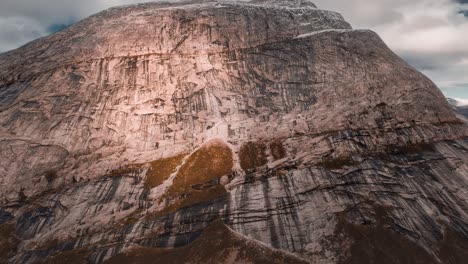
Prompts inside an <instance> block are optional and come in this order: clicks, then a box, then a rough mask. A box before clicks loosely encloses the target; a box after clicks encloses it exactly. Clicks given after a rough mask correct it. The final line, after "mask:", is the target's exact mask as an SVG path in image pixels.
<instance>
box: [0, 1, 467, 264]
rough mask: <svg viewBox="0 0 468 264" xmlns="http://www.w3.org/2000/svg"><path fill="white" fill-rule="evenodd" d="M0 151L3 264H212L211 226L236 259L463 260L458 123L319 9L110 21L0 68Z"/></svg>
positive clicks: (432, 93) (263, 5)
mask: <svg viewBox="0 0 468 264" xmlns="http://www.w3.org/2000/svg"><path fill="white" fill-rule="evenodd" d="M0 137H1V140H0V155H1V159H0V190H1V192H0V205H1V209H0V225H8V226H9V227H15V230H16V234H15V236H14V237H12V238H11V239H10V240H9V241H10V242H11V241H13V242H15V245H16V243H17V247H16V248H17V252H16V254H10V253H8V255H6V257H4V259H2V261H3V262H5V263H34V262H36V261H43V262H44V261H45V262H48V261H49V263H52V262H54V261H61V260H62V261H63V260H64V259H67V260H69V259H71V258H78V259H77V261H81V262H89V263H102V262H104V261H106V260H109V261H116V260H117V261H118V260H119V258H123V259H127V258H128V257H132V256H133V255H132V254H134V253H135V251H138V249H139V248H140V249H141V248H142V247H143V248H145V249H141V250H142V252H145V255H144V256H142V255H140V257H142V258H143V259H142V261H144V258H145V257H150V256H151V255H152V254H153V255H155V256H154V258H155V259H158V258H159V259H165V257H167V256H171V254H177V253H180V254H182V255H181V258H182V259H184V260H185V258H190V257H192V256H195V257H196V256H202V257H201V258H200V259H194V260H193V262H195V263H196V262H203V261H212V260H213V258H211V257H210V256H206V255H204V254H203V252H197V249H198V248H200V247H197V243H200V240H198V242H197V238H198V237H200V235H201V234H202V233H203V230H205V228H207V227H208V226H209V225H210V223H212V222H213V221H216V220H217V219H222V220H223V221H224V223H225V224H226V225H227V226H229V228H230V230H228V229H224V227H223V228H222V229H221V230H224V231H223V232H217V231H216V232H212V233H209V234H212V235H213V234H215V236H217V235H221V236H223V235H225V236H231V235H235V236H239V237H237V238H236V239H234V240H233V241H234V242H235V243H234V242H233V243H234V244H236V245H237V246H236V248H235V249H234V250H232V251H223V252H222V253H220V255H219V256H220V258H223V259H224V260H225V261H228V262H229V261H232V262H235V261H242V260H249V261H257V262H259V263H261V262H262V261H265V259H264V258H263V259H262V258H256V257H255V256H257V255H255V254H257V253H255V254H254V255H255V256H254V257H253V258H250V257H252V256H247V257H248V258H245V257H246V256H245V255H243V254H245V245H255V246H254V247H255V250H254V251H252V252H257V251H258V250H267V251H268V252H269V253H268V254H269V256H276V257H275V258H278V259H284V260H285V261H286V260H297V261H302V260H304V261H308V262H311V263H346V262H349V263H372V261H375V259H376V258H377V259H388V260H389V263H391V262H398V261H400V262H405V261H406V262H416V261H418V260H419V261H421V260H427V262H434V263H457V262H456V261H457V260H459V259H464V256H466V249H467V247H468V246H467V241H468V208H467V203H466V202H467V200H468V129H467V126H466V123H464V122H463V121H462V120H461V119H459V117H457V116H456V115H455V114H454V112H453V111H452V109H451V108H450V107H449V105H448V104H447V102H446V100H445V98H444V97H443V95H442V94H441V92H440V91H439V90H438V89H437V87H435V85H434V84H433V83H432V82H431V81H430V80H428V79H427V78H426V77H425V76H423V75H422V74H420V73H419V72H417V71H415V70H414V69H413V68H412V67H410V66H409V65H408V64H407V63H405V62H404V61H403V60H401V59H400V58H398V57H397V56H396V55H395V54H394V53H392V52H391V51H390V50H389V49H388V47H386V45H385V44H384V43H383V42H382V40H381V39H380V38H379V37H378V36H377V35H376V34H375V33H373V32H371V31H367V30H353V29H352V28H351V27H350V25H349V24H348V23H347V22H345V21H344V20H343V18H342V17H341V16H340V15H339V14H336V13H333V12H329V11H323V10H320V9H317V8H316V7H315V5H314V4H312V3H311V2H309V1H285V0H283V1H281V0H278V1H260V0H252V1H237V2H233V1H203V0H198V1H173V2H169V3H151V4H142V5H134V6H126V7H119V8H113V9H109V10H107V11H104V12H102V13H99V14H97V15H94V16H92V17H90V18H87V19H85V20H83V21H81V22H79V23H77V24H76V25H74V26H72V27H70V28H68V29H66V30H64V31H62V32H59V33H57V34H55V35H52V36H49V37H46V38H43V39H40V40H37V41H35V42H32V43H30V44H27V45H26V46H24V47H22V48H20V49H18V50H15V51H11V52H8V53H4V54H0ZM218 226H220V225H219V223H218ZM221 226H222V225H221ZM209 230H210V229H209ZM233 232H234V233H233ZM236 233H237V234H236ZM9 234H10V233H9ZM216 234H217V235H216ZM363 236H364V237H369V238H371V241H367V240H365V239H363ZM205 237H206V236H205ZM378 237H384V238H385V241H383V242H382V241H372V239H374V240H375V238H378ZM201 238H203V235H202V236H201ZM16 239H17V240H16ZM241 240H253V241H248V242H245V241H244V242H245V243H247V244H244V243H243V242H240V241H241ZM201 241H203V240H201ZM192 242H193V243H192ZM252 243H253V244H252ZM258 243H262V244H260V245H259V244H258ZM369 245H373V246H374V247H372V248H370V249H369V248H367V247H368V246H369ZM150 247H156V248H160V249H154V250H152V249H147V248H150ZM181 247H182V248H183V249H178V248H181ZM266 247H271V248H275V250H273V249H266ZM387 247H390V248H391V249H389V251H388V252H382V250H383V249H385V248H387ZM172 248H175V249H172ZM447 248H449V249H453V252H451V253H450V254H448V253H447V252H448V251H447ZM8 252H10V250H8ZM236 252H237V253H236ZM242 252H243V253H242ZM146 253H147V254H146ZM194 253H197V254H198V253H200V254H201V255H197V254H194ZM398 253H401V254H398ZM236 254H237V255H236ZM290 254H294V255H290ZM137 256H138V255H137ZM357 256H362V258H358V257H357ZM257 257H258V256H257ZM299 258H300V259H301V260H299ZM51 261H52V262H51ZM219 261H220V262H222V260H219Z"/></svg>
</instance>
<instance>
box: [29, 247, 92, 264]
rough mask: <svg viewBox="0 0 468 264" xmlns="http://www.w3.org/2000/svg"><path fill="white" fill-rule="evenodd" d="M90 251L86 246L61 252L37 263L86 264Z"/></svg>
mask: <svg viewBox="0 0 468 264" xmlns="http://www.w3.org/2000/svg"><path fill="white" fill-rule="evenodd" d="M89 255H90V252H89V251H88V250H86V249H84V248H79V249H74V250H68V251H63V252H60V253H58V254H56V255H54V256H50V257H48V258H46V259H44V260H41V261H38V262H36V263H35V264H63V263H66V264H86V263H88V256H89Z"/></svg>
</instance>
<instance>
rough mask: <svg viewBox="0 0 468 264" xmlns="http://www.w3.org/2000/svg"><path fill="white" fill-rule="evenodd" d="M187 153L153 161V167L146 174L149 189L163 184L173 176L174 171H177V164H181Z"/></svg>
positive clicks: (146, 184)
mask: <svg viewBox="0 0 468 264" xmlns="http://www.w3.org/2000/svg"><path fill="white" fill-rule="evenodd" d="M186 155H187V154H180V155H177V156H175V157H170V158H165V159H160V160H156V161H153V162H151V163H150V165H151V168H150V169H149V170H148V172H147V174H146V182H145V187H146V188H147V189H152V188H154V187H157V186H159V185H161V184H162V183H163V182H164V181H165V180H167V179H168V178H169V177H170V176H171V174H172V173H174V172H175V170H176V168H177V166H179V164H180V162H181V161H182V159H183V158H184V157H185V156H186Z"/></svg>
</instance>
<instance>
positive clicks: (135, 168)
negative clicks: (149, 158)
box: [106, 164, 143, 177]
mask: <svg viewBox="0 0 468 264" xmlns="http://www.w3.org/2000/svg"><path fill="white" fill-rule="evenodd" d="M142 167H143V165H142V164H132V165H126V166H123V167H120V168H118V169H114V170H112V171H111V172H110V173H108V174H107V175H106V176H107V177H116V176H124V175H129V174H134V173H138V172H139V171H140V170H141V169H142Z"/></svg>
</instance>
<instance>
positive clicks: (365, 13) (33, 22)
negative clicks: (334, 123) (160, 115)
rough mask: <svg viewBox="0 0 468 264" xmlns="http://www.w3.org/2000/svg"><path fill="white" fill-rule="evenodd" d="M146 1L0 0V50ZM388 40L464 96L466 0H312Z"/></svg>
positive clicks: (450, 91) (467, 82) (467, 75)
mask: <svg viewBox="0 0 468 264" xmlns="http://www.w3.org/2000/svg"><path fill="white" fill-rule="evenodd" d="M139 2H148V0H78V1H77V0H0V52H5V51H8V50H11V49H15V48H17V47H19V46H21V45H23V44H26V43H27V42H29V41H31V40H34V39H36V38H39V37H42V36H46V35H48V34H51V33H54V32H56V31H58V30H61V29H63V28H65V27H66V26H68V25H70V24H73V23H75V22H77V21H79V20H81V19H83V18H85V17H87V16H89V15H92V14H94V13H97V12H99V11H101V10H103V9H106V8H108V7H112V6H117V5H123V4H132V3H139ZM314 2H315V3H316V4H317V6H318V7H319V8H322V9H328V10H333V11H337V12H340V13H341V14H342V15H343V16H344V17H345V19H346V20H347V21H348V22H350V23H351V25H352V26H353V27H354V28H356V29H372V30H374V31H376V32H377V33H378V34H379V35H380V36H381V37H382V39H383V40H384V41H385V42H386V43H387V45H388V46H389V47H390V48H391V49H392V50H393V51H395V52H396V53H397V54H398V55H400V56H401V57H403V58H404V59H405V60H406V61H407V62H409V63H410V64H411V65H413V66H414V67H415V68H417V69H418V70H420V71H422V72H423V73H424V74H426V75H427V76H428V77H429V78H431V79H432V80H433V81H434V82H435V83H436V84H437V85H438V86H439V88H440V89H441V90H442V91H443V92H444V93H445V94H446V95H447V96H450V97H453V98H462V99H468V0H315V1H314Z"/></svg>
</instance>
